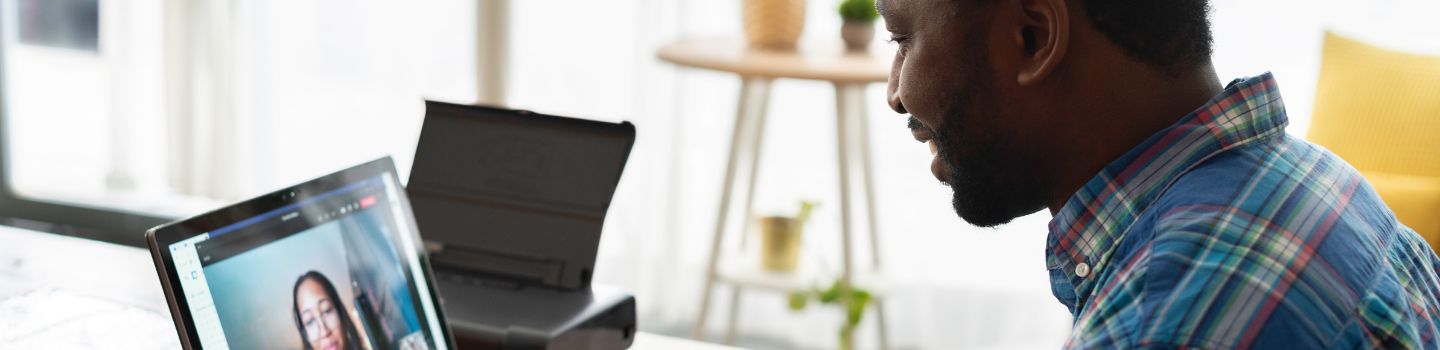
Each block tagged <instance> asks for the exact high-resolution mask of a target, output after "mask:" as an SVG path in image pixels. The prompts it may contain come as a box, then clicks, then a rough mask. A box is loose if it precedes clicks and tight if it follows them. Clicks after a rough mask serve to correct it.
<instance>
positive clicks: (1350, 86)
mask: <svg viewBox="0 0 1440 350" xmlns="http://www.w3.org/2000/svg"><path fill="white" fill-rule="evenodd" d="M1306 138H1307V139H1309V140H1310V141H1311V142H1315V143H1317V144H1320V145H1322V146H1325V147H1326V148H1329V149H1330V150H1331V151H1333V152H1335V154H1337V155H1340V157H1341V158H1344V159H1345V161H1347V162H1349V163H1350V164H1352V165H1354V166H1355V168H1357V169H1360V172H1361V173H1363V174H1365V177H1366V179H1369V180H1370V183H1371V184H1372V185H1374V186H1375V190H1376V192H1379V193H1380V197H1381V198H1383V199H1384V200H1385V203H1386V205H1388V206H1390V209H1391V210H1392V211H1394V212H1395V216H1396V218H1398V219H1400V222H1401V223H1403V224H1405V225H1406V226H1410V228H1412V229H1415V231H1416V232H1419V233H1420V235H1421V236H1424V237H1425V239H1426V240H1427V241H1429V242H1430V246H1431V247H1432V248H1436V247H1440V57H1436V56H1424V55H1416V54H1411V53H1405V52H1399V51H1394V50H1388V49H1384V48H1379V47H1375V46H1371V45H1368V44H1365V43H1362V42H1359V41H1355V40H1352V39H1348V38H1345V37H1341V36H1339V35H1335V34H1334V33H1326V34H1325V48H1324V50H1323V53H1322V56H1321V64H1320V80H1319V83H1318V86H1317V87H1316V93H1315V112H1314V115H1313V119H1312V120H1311V124H1310V132H1309V135H1307V136H1306Z"/></svg>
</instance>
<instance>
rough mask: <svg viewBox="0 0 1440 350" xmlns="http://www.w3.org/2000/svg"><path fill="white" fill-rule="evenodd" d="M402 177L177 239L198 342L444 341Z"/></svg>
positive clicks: (397, 345) (415, 344) (175, 253)
mask: <svg viewBox="0 0 1440 350" xmlns="http://www.w3.org/2000/svg"><path fill="white" fill-rule="evenodd" d="M392 171H393V170H392ZM395 179H396V177H395V176H394V175H393V174H391V173H388V172H387V173H384V174H382V175H380V176H375V177H372V178H366V179H361V180H356V181H349V182H348V183H345V184H341V185H339V186H338V187H337V188H333V189H327V190H326V191H324V192H320V193H314V194H309V195H304V196H302V197H300V198H298V199H294V200H293V204H289V205H285V206H282V207H279V208H278V209H274V210H269V211H265V212H261V213H259V214H256V215H253V216H250V217H248V218H243V219H239V220H235V221H233V223H231V224H228V225H225V226H220V227H218V228H215V229H213V230H209V231H208V232H205V233H201V234H197V235H193V236H189V237H184V238H181V239H179V240H178V241H175V242H174V243H171V244H168V245H167V246H165V247H164V249H166V250H168V253H169V254H168V255H169V256H170V259H169V260H170V261H173V271H175V273H176V275H178V277H179V278H178V284H179V285H178V287H179V288H178V289H179V291H178V292H177V293H176V294H177V297H178V298H177V299H179V298H183V299H184V302H183V303H181V305H183V308H184V309H186V311H188V314H189V317H190V320H191V321H192V322H193V331H194V333H193V339H191V341H192V342H198V343H199V345H200V347H202V348H205V349H296V348H300V349H444V348H445V347H446V339H445V336H446V335H445V333H444V331H443V328H442V325H441V323H442V322H443V320H441V319H439V318H440V317H439V316H438V315H439V314H438V313H437V310H436V308H437V307H438V305H434V302H433V300H435V298H433V297H432V295H430V293H432V291H433V289H431V288H430V286H427V285H426V283H427V282H426V278H425V276H426V273H425V271H424V270H423V269H424V265H423V262H422V257H421V256H420V254H421V250H420V247H418V245H420V244H421V243H420V242H419V240H418V238H417V237H418V236H417V235H416V234H415V233H414V232H411V230H414V228H415V225H414V223H413V222H410V221H411V220H413V217H412V216H411V215H410V213H409V211H408V210H409V209H408V206H407V205H406V204H405V203H404V202H403V201H404V197H403V196H404V194H403V190H402V188H401V187H400V185H399V184H397V183H396V180H395ZM292 196H294V195H292ZM242 205H243V204H242ZM174 287H176V286H171V288H174Z"/></svg>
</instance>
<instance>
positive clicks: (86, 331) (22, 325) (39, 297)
mask: <svg viewBox="0 0 1440 350" xmlns="http://www.w3.org/2000/svg"><path fill="white" fill-rule="evenodd" d="M166 310H167V308H166V306H165V297H164V294H163V293H162V292H161V290H160V282H159V278H157V277H156V276H155V266H154V263H153V262H152V260H151V259H150V253H149V252H147V251H145V250H144V249H140V248H135V247H127V246H121V245H114V244H109V243H104V242H97V241H91V240H86V239H80V238H74V237H67V236H60V235H54V234H49V233H43V232H36V231H30V230H25V229H19V228H14V227H8V226H0V350H8V349H178V348H180V344H179V338H178V337H176V336H175V328H174V326H173V324H172V323H171V321H170V314H169V312H168V311H166ZM631 349H637V350H646V349H676V350H686V349H693V350H725V349H736V348H733V347H727V346H723V345H716V344H709V343H702V342H697V341H693V340H689V339H682V338H675V337H668V336H663V335H658V334H651V333H644V332H640V333H638V334H636V336H635V344H634V345H633V346H631Z"/></svg>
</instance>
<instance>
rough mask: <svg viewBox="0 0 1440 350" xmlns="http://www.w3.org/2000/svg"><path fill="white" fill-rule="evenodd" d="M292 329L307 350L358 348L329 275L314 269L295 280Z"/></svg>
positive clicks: (350, 323)
mask: <svg viewBox="0 0 1440 350" xmlns="http://www.w3.org/2000/svg"><path fill="white" fill-rule="evenodd" d="M294 296H295V304H294V309H293V310H294V312H295V328H296V329H297V330H299V332H300V338H301V339H303V340H304V342H305V349H306V350H341V349H343V350H352V349H360V348H361V347H360V335H359V333H358V332H357V331H356V330H355V324H354V323H353V322H351V320H350V315H349V313H347V312H346V311H345V310H346V309H345V305H344V304H343V303H342V302H341V299H340V293H337V292H336V291H335V285H334V284H331V283H330V279H329V278H325V275H322V274H320V273H319V272H316V271H310V272H306V273H305V274H304V275H300V278H299V279H297V280H295V292H294Z"/></svg>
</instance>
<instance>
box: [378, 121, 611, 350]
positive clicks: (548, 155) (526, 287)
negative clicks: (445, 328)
mask: <svg viewBox="0 0 1440 350" xmlns="http://www.w3.org/2000/svg"><path fill="white" fill-rule="evenodd" d="M425 107H426V111H425V122H424V126H423V127H422V128H421V133H420V142H419V145H418V146H417V147H416V149H415V160H414V163H413V165H412V167H411V170H410V180H409V183H408V184H407V185H406V192H407V193H408V194H409V197H410V202H411V206H412V207H413V209H414V212H415V218H416V220H417V222H418V224H419V226H420V232H422V235H423V237H424V239H425V243H426V247H427V249H428V250H429V251H430V253H431V260H430V261H431V264H432V265H433V269H434V272H435V274H434V275H435V279H436V281H435V283H436V285H437V289H439V291H440V297H441V304H442V305H443V308H444V310H445V315H446V318H447V319H448V322H449V324H450V327H451V329H452V331H453V332H454V335H455V340H456V342H457V344H458V345H459V346H460V347H461V348H465V349H472V348H479V349H624V348H628V347H629V346H630V344H631V343H632V342H633V341H634V339H635V298H634V297H633V296H632V295H631V294H629V293H627V292H625V291H622V290H619V289H616V288H613V287H606V286H599V285H591V283H590V278H591V276H592V275H593V273H594V269H595V254H596V251H597V249H598V248H599V244H600V231H601V227H602V226H603V225H604V223H605V214H606V211H607V210H608V209H609V207H610V201H611V198H612V197H613V196H614V194H615V187H616V185H617V184H618V182H619V181H620V174H621V173H622V172H623V170H624V168H625V162H626V160H627V159H628V158H629V154H630V149H631V147H632V146H633V145H634V143H635V127H634V125H633V124H630V123H629V122H624V123H619V124H616V123H606V122H599V121H590V120H581V119H573V118H565V117H558V116H551V115H544V114H539V113H533V112H529V111H521V110H510V109H501V108H492V107H481V106H469V105H457V104H449V103H443V102H432V101H426V103H425Z"/></svg>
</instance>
